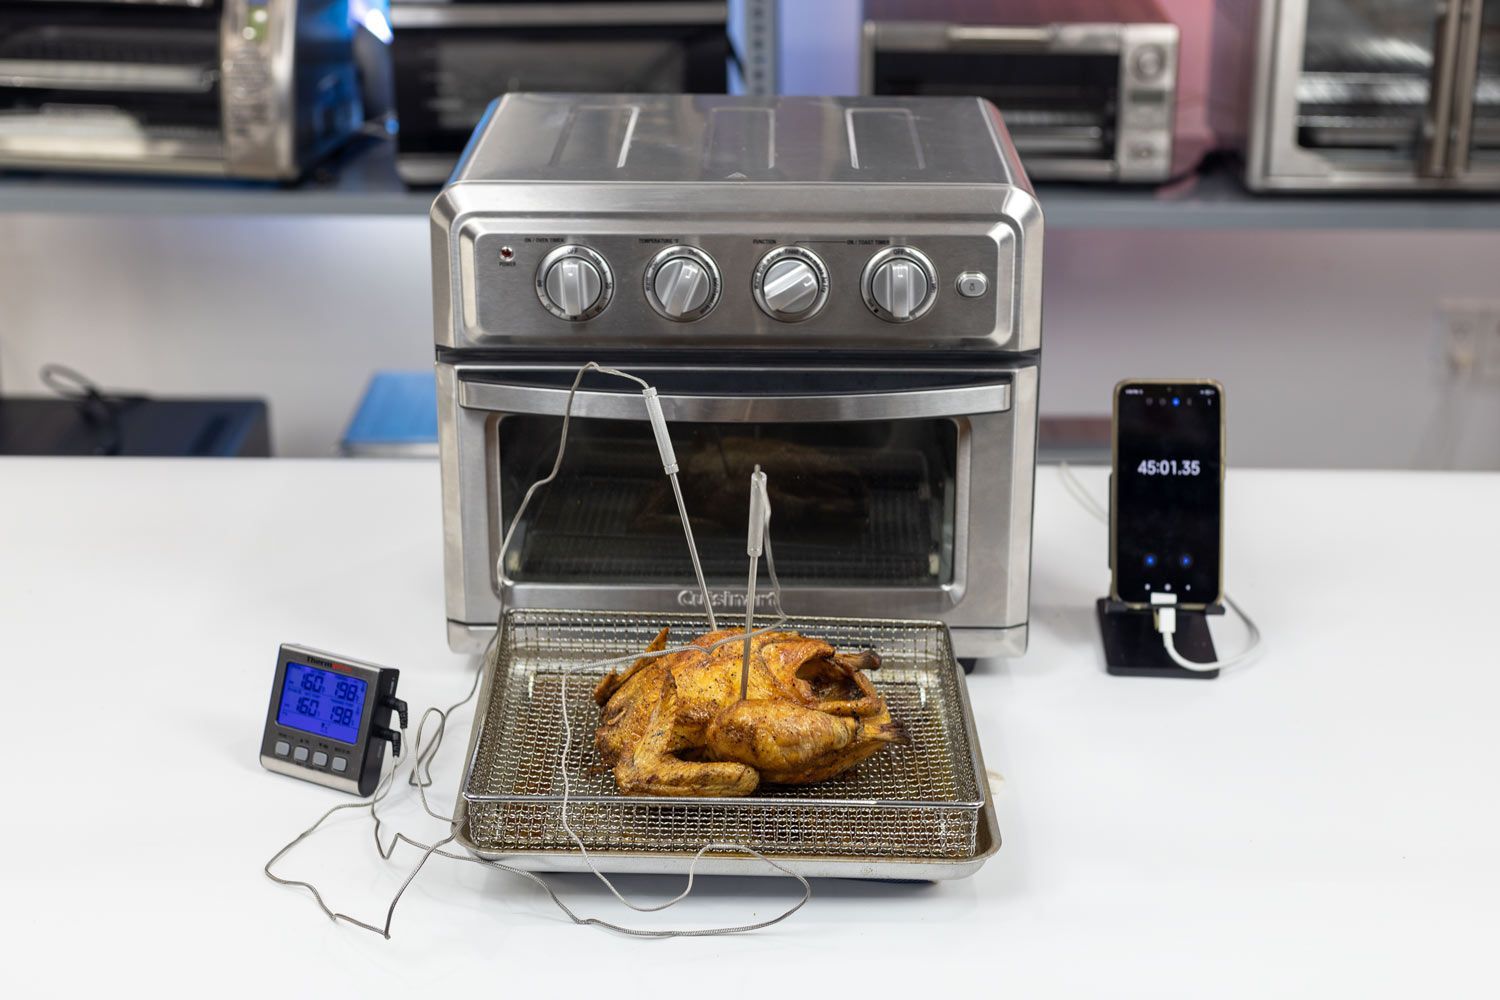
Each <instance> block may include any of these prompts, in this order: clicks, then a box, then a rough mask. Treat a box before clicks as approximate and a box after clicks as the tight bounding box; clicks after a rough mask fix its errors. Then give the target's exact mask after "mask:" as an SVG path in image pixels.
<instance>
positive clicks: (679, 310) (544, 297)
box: [455, 220, 1019, 346]
mask: <svg viewBox="0 0 1500 1000" xmlns="http://www.w3.org/2000/svg"><path fill="white" fill-rule="evenodd" d="M465 228H469V229H471V230H472V229H478V230H479V231H478V232H477V233H475V234H473V235H472V236H468V237H467V238H465V237H464V236H461V237H460V239H459V240H458V244H459V247H458V248H459V253H460V255H461V266H460V268H459V274H458V285H459V287H458V288H456V289H455V291H456V292H458V294H459V295H460V296H461V297H462V306H463V308H462V309H461V310H459V311H457V313H456V316H455V319H456V320H458V321H459V322H460V323H461V324H462V328H463V329H462V330H461V331H460V332H461V334H462V337H461V338H460V342H461V343H467V344H468V345H471V346H478V345H483V344H486V343H504V342H507V341H514V340H546V339H550V338H555V337H559V336H569V337H577V336H579V335H580V334H581V333H583V332H585V331H586V332H587V333H588V334H589V335H590V340H597V341H606V342H607V341H613V340H617V339H618V340H621V341H624V340H630V341H633V342H640V341H642V340H646V341H653V340H655V341H658V342H683V341H691V342H693V343H697V344H705V343H725V344H729V343H733V342H736V341H739V342H743V341H745V340H747V339H748V340H755V341H764V340H766V339H769V338H780V339H784V340H803V341H807V340H814V341H817V342H820V343H848V342H859V341H862V340H865V341H867V340H872V339H873V340H875V341H877V342H878V341H882V340H886V341H888V340H890V339H893V338H906V339H912V338H921V339H922V340H924V341H929V342H934V343H937V342H944V341H948V342H952V341H970V342H973V341H988V342H990V343H992V344H994V343H1000V344H1003V343H1004V341H1006V340H1008V339H1009V338H1010V334H1011V332H1012V331H1013V330H1014V329H1015V328H1016V326H1017V324H1018V322H1019V318H1018V317H1017V316H1016V315H1015V303H1016V301H1017V300H1018V298H1019V296H1018V294H1017V293H1016V289H1015V288H1014V284H1013V282H1014V280H1015V270H1016V266H1015V254H1014V237H1013V235H1012V233H1011V231H1010V230H1009V229H1006V228H1004V227H1000V228H997V229H996V230H995V231H994V232H992V233H990V234H986V235H983V236H975V235H952V234H940V235H935V236H931V237H926V238H921V239H918V238H916V237H907V236H902V237H895V236H865V235H856V236H847V237H843V238H833V239H830V238H822V237H820V238H812V239H795V238H793V239H782V238H774V237H757V236H748V237H747V236H721V237H715V236H694V235H691V234H688V233H669V234H662V235H659V236H642V235H638V234H621V233H593V234H573V233H558V234H535V233H522V232H514V231H512V232H504V231H500V230H498V229H495V230H490V229H489V228H488V226H487V225H486V224H485V223H484V222H482V221H481V222H479V223H476V222H474V221H473V220H470V221H469V222H467V223H465ZM527 302H530V303H531V307H530V308H528V307H526V305H525V303H527Z"/></svg>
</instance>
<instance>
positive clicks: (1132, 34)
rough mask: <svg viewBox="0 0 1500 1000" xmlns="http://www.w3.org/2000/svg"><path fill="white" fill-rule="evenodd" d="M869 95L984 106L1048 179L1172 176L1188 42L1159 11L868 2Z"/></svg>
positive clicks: (1009, 1) (1127, 0) (1110, 2)
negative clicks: (963, 99) (965, 99)
mask: <svg viewBox="0 0 1500 1000" xmlns="http://www.w3.org/2000/svg"><path fill="white" fill-rule="evenodd" d="M865 17H866V22H865V29H864V45H863V49H862V54H861V60H860V70H861V79H862V92H863V93H866V94H918V95H961V94H976V95H978V96H980V97H984V98H986V99H988V100H990V101H992V102H993V103H994V104H995V105H996V106H997V107H999V108H1000V111H1001V113H1002V114H1003V115H1004V117H1005V123H1006V125H1007V127H1008V128H1009V129H1010V134H1011V138H1012V139H1013V140H1014V141H1015V144H1016V149H1017V150H1018V151H1019V152H1020V154H1021V158H1022V160H1023V161H1025V163H1026V171H1027V173H1028V174H1030V175H1031V176H1032V177H1033V178H1037V179H1043V180H1045V179H1060V180H1081V181H1136V182H1149V181H1161V180H1165V179H1167V177H1169V176H1170V175H1171V173H1172V171H1173V157H1174V150H1173V130H1174V116H1175V106H1176V102H1177V63H1178V37H1179V35H1178V30H1177V27H1176V26H1175V25H1173V24H1172V23H1171V21H1170V20H1169V19H1168V18H1167V17H1166V15H1164V14H1163V13H1162V12H1161V11H1160V10H1159V9H1158V8H1157V6H1156V4H1155V3H1154V2H1152V0H1069V2H1065V3H1060V2H1055V0H994V2H988V3H977V2H963V0H921V2H914V0H866V3H865Z"/></svg>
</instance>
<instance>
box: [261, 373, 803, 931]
mask: <svg viewBox="0 0 1500 1000" xmlns="http://www.w3.org/2000/svg"><path fill="white" fill-rule="evenodd" d="M589 371H598V372H601V373H603V374H607V375H615V376H618V377H620V378H624V379H628V380H630V381H632V382H635V383H637V384H639V385H640V386H642V387H643V390H644V391H646V392H650V393H654V390H653V389H652V387H651V386H650V385H649V383H647V382H646V381H645V380H644V379H641V378H639V377H638V376H635V375H631V374H629V373H628V372H623V371H619V370H617V369H613V368H606V367H603V366H601V365H598V364H596V363H595V362H592V361H590V362H588V363H587V364H585V365H584V366H583V367H581V368H580V369H579V370H578V374H577V376H576V377H575V378H574V380H573V385H572V387H571V388H570V389H569V391H568V398H567V402H566V404H565V406H564V410H563V423H562V428H561V433H560V436H559V440H558V446H557V457H556V459H555V460H554V461H553V465H552V470H551V471H550V472H549V473H548V474H547V475H546V476H544V477H543V478H541V479H539V480H537V481H536V482H534V483H532V484H531V487H530V488H529V489H528V490H527V491H526V493H525V495H524V496H523V498H522V500H521V504H520V506H519V507H517V508H516V512H515V514H514V515H512V517H511V521H510V524H509V526H508V527H507V529H506V532H505V535H504V538H503V539H502V541H501V543H500V550H499V552H498V553H497V556H496V572H497V575H500V574H501V573H502V570H503V566H502V562H503V560H504V558H505V554H506V552H507V551H508V549H509V547H510V543H511V541H512V539H513V538H514V536H515V532H516V528H517V527H518V526H519V524H520V521H521V517H522V515H523V514H525V512H526V509H527V507H528V506H529V505H530V503H531V500H532V498H533V497H534V496H535V495H536V493H537V492H538V491H539V490H540V489H541V488H542V487H544V486H546V485H548V484H549V483H551V482H552V481H553V480H555V479H556V478H557V476H558V473H559V472H560V471H561V469H562V463H563V456H564V454H565V452H566V449H567V444H568V430H569V426H570V423H571V419H572V413H573V401H574V398H575V396H576V394H577V391H578V386H579V383H580V382H582V380H583V376H584V374H585V373H587V372H589ZM649 409H651V408H650V407H649V405H648V410H649ZM658 412H659V411H658ZM653 416H654V415H653ZM664 430H665V428H664V427H662V428H660V429H659V433H658V442H659V446H662V447H663V449H664V453H663V456H662V457H663V465H664V468H665V471H666V472H667V475H668V477H669V478H670V479H671V481H672V485H673V493H674V496H675V498H676V501H677V509H678V514H679V516H680V517H681V520H682V526H683V530H684V533H685V534H686V537H687V542H688V551H689V552H690V553H691V555H692V561H693V570H694V573H695V575H696V576H697V579H698V583H699V586H700V588H701V589H702V592H703V598H704V608H705V610H706V612H707V616H708V619H709V627H710V629H711V630H712V631H717V623H716V622H715V620H714V615H713V606H712V603H711V601H710V600H709V593H708V588H707V585H706V583H705V582H704V576H703V569H702V566H701V564H700V562H699V558H698V550H697V545H696V543H695V542H694V540H693V535H692V528H691V526H690V525H689V522H688V515H687V507H686V504H685V503H684V501H683V497H682V491H681V489H680V488H678V484H677V473H676V462H675V460H674V459H673V458H672V456H671V455H670V453H669V452H668V451H666V450H665V449H666V448H667V447H669V445H663V444H662V440H663V438H664ZM756 471H757V473H759V468H758V467H757V470H756ZM760 475H761V480H762V481H763V479H764V474H760ZM757 485H758V486H759V489H760V490H761V500H762V502H763V503H764V504H765V506H764V507H763V508H762V510H763V513H762V518H763V520H762V523H761V524H759V525H752V526H751V530H752V531H757V530H758V532H759V534H760V537H761V540H762V543H763V545H764V554H765V558H766V570H767V575H768V576H769V577H770V580H771V604H772V608H773V609H774V611H775V615H776V617H775V620H774V621H772V622H771V623H770V624H768V625H764V626H762V627H760V628H757V629H753V630H751V631H748V632H736V633H734V634H733V635H730V636H727V637H725V638H723V639H720V640H718V641H716V642H714V643H713V644H711V645H709V646H706V647H705V646H698V645H692V644H689V645H683V646H673V647H669V648H666V649H662V650H658V651H655V652H647V653H631V654H628V655H624V656H617V657H612V658H610V659H606V660H596V661H593V662H588V663H580V664H574V665H571V666H567V667H564V668H563V669H562V671H561V673H560V675H559V681H560V683H559V688H558V691H559V694H558V697H559V702H560V710H561V717H562V723H563V748H562V754H561V760H560V761H559V764H558V773H559V776H560V777H561V779H562V785H563V794H562V801H561V818H562V827H563V830H564V831H565V832H566V833H567V834H568V836H569V838H571V839H572V841H573V843H574V844H575V845H576V846H577V847H578V851H579V854H580V856H581V857H582V858H583V861H584V863H585V864H586V865H588V867H589V870H590V871H591V872H593V874H594V876H595V877H596V878H597V879H598V880H599V881H600V882H602V883H603V884H604V886H605V888H607V889H608V890H609V891H610V893H611V894H612V895H613V896H614V897H615V899H617V900H618V901H619V902H620V903H622V904H624V905H625V906H627V907H629V908H630V909H632V910H636V911H637V912H641V913H654V912H658V911H661V910H665V909H667V908H668V907H671V906H674V905H676V904H677V903H680V902H682V901H683V900H684V899H686V898H687V897H688V895H689V894H690V893H691V892H692V891H693V885H694V882H695V880H696V878H697V867H698V862H699V861H701V860H702V859H703V857H704V856H705V855H707V854H708V853H709V852H711V851H716V852H726V851H727V852H737V853H740V854H748V855H750V856H752V857H754V858H756V859H758V860H760V861H763V862H765V863H766V864H767V865H769V866H770V867H772V868H774V869H776V870H777V871H778V872H781V873H782V874H783V875H786V876H788V877H790V878H794V879H796V880H797V881H798V882H799V883H801V885H802V897H801V898H800V899H798V900H797V901H796V902H795V903H793V904H791V905H790V906H789V907H788V908H787V909H786V910H784V911H782V912H781V913H779V914H778V915H776V916H774V917H771V918H769V919H766V920H762V921H758V922H756V923H749V924H739V925H734V926H726V927H708V928H693V929H662V930H655V929H643V928H634V927H627V926H624V925H622V924H616V923H613V922H611V921H608V920H604V919H602V918H599V917H581V916H579V915H578V914H577V913H575V912H574V911H573V910H572V909H571V908H570V907H569V906H568V905H567V904H566V903H565V902H564V901H563V900H562V898H561V897H560V896H558V894H557V892H556V891H555V890H554V889H553V888H552V886H551V885H550V884H549V883H548V882H547V880H546V879H544V878H542V877H541V876H540V875H538V874H537V873H536V872H532V871H527V870H526V869H523V868H517V867H515V866H513V865H507V864H505V863H503V862H500V861H495V860H493V859H489V858H480V857H475V856H473V855H470V854H461V853H458V852H456V851H450V850H447V849H446V848H447V847H448V845H449V844H451V843H453V841H454V840H455V839H456V838H457V836H458V830H459V827H458V823H457V821H456V820H455V819H454V817H453V816H452V815H444V814H442V813H440V812H438V811H436V810H435V809H433V808H432V805H431V804H430V803H429V802H428V801H427V789H428V788H430V787H431V786H432V784H433V781H432V774H431V768H432V762H433V759H434V758H435V757H436V756H437V752H438V748H439V747H441V746H442V742H443V737H444V736H445V735H446V733H447V728H448V720H449V718H450V717H451V716H452V714H453V713H454V712H456V711H458V710H459V709H461V708H462V707H464V706H465V705H467V704H468V703H469V702H470V701H472V700H473V699H474V696H475V695H476V694H477V693H478V691H479V682H480V679H481V678H482V676H483V673H484V668H483V664H484V663H485V662H487V661H488V659H489V657H490V655H492V654H493V653H494V648H495V644H496V643H497V642H498V641H499V637H500V629H499V628H498V627H497V628H496V631H495V636H494V637H493V638H492V639H491V640H490V644H489V646H488V647H487V648H486V651H485V655H484V657H483V658H482V659H481V660H480V667H479V669H477V670H476V671H475V673H474V680H473V683H472V684H471V685H470V687H469V693H468V694H467V695H465V696H464V697H463V698H462V699H461V700H459V701H457V702H455V703H454V704H452V705H450V706H448V708H447V709H439V708H437V707H436V706H432V707H429V708H428V709H426V710H425V711H424V712H423V713H422V716H421V718H420V719H418V721H417V732H416V738H415V740H414V741H413V750H412V753H411V754H410V760H411V764H410V768H409V770H408V771H407V784H408V785H410V786H412V787H414V788H416V790H417V794H418V797H419V799H420V800H421V804H422V809H423V810H424V811H425V812H426V813H427V814H428V815H429V816H431V817H432V818H434V819H437V820H440V821H442V822H444V823H447V824H449V833H448V835H447V836H446V837H443V838H442V839H440V840H437V841H435V842H433V843H430V844H429V843H424V842H422V841H420V840H417V839H416V838H414V837H410V836H408V835H407V834H405V833H402V832H400V831H397V832H396V833H395V834H393V835H392V837H391V839H390V841H389V843H383V842H382V841H381V830H382V828H383V821H382V820H381V818H380V815H379V811H378V807H379V805H380V803H381V802H382V801H383V800H384V799H385V798H386V796H387V795H388V794H389V793H390V791H391V788H392V787H393V784H394V779H395V777H396V775H397V773H398V772H399V771H400V770H401V769H402V766H403V765H402V764H401V763H399V762H398V763H397V765H396V766H395V767H392V768H391V770H390V771H389V772H387V773H386V775H385V777H383V778H382V779H381V781H380V784H379V785H378V786H377V787H376V789H375V794H374V795H373V796H371V798H370V801H368V802H346V803H342V804H340V805H336V806H334V807H332V808H331V809H329V810H328V811H327V812H325V813H323V815H321V816H319V817H318V819H317V820H316V821H314V822H313V824H312V825H311V826H309V827H308V828H307V829H305V830H303V831H302V832H301V833H300V834H298V835H297V836H296V837H294V838H293V839H292V840H291V841H289V842H288V843H287V844H286V845H285V846H283V847H282V848H281V850H279V851H277V852H276V854H275V855H273V856H272V857H271V859H270V860H269V861H267V862H266V864H265V868H264V871H265V875H266V877H267V878H269V879H270V880H271V881H273V882H276V883H278V884H280V885H285V886H291V887H295V888H302V889H306V890H307V891H308V892H309V893H311V894H312V897H313V899H314V900H315V901H316V902H317V904H318V906H319V907H320V908H321V909H322V910H323V912H324V914H325V915H327V916H328V918H329V919H330V920H333V921H335V922H338V921H341V920H342V921H344V922H346V923H349V924H353V925H354V926H356V927H359V928H362V929H364V930H367V931H371V932H373V933H375V934H379V935H380V936H381V937H383V938H386V939H387V940H389V939H390V937H391V923H392V921H393V920H394V918H395V914H396V907H397V905H398V904H399V903H400V902H401V898H402V896H404V895H405V893H406V890H407V889H408V888H409V887H410V886H411V884H412V882H413V881H415V880H416V877H417V875H418V874H419V873H420V872H421V871H422V868H423V867H424V866H425V865H426V864H427V861H428V860H429V859H430V858H431V857H432V856H433V855H439V856H441V857H444V858H449V859H451V860H454V861H466V862H469V863H472V864H479V865H484V866H485V867H488V868H493V869H495V870H498V871H503V872H508V873H510V874H512V875H518V876H520V877H522V878H525V879H528V880H529V881H531V882H533V883H535V884H536V885H538V886H540V887H541V889H542V891H543V892H545V893H546V894H547V897H548V898H549V899H550V900H551V901H552V903H553V904H554V905H555V906H556V907H557V908H558V909H559V910H561V911H562V912H563V914H564V915H565V916H567V917H568V919H569V920H571V921H572V922H573V923H575V924H578V925H580V926H595V927H601V928H604V929H607V930H612V931H616V932H618V933H620V934H626V935H629V936H632V937H644V938H673V937H710V936H716V935H723V934H743V933H745V932H747V931H754V930H760V929H762V928H765V927H770V926H771V925H773V924H778V923H780V922H781V921H783V920H785V919H787V918H788V917H790V916H791V915H792V914H794V913H796V912H797V911H798V910H800V909H802V907H803V906H805V905H807V903H808V901H809V900H810V899H812V884H811V883H810V882H808V880H807V879H806V878H805V877H803V876H802V875H801V874H799V873H798V872H795V871H793V870H791V869H790V868H787V867H786V866H785V865H782V864H780V863H779V862H777V861H774V860H772V859H771V858H769V857H767V856H766V855H764V854H762V853H761V852H760V851H757V850H756V849H754V848H753V847H748V846H746V845H743V844H732V843H721V842H713V843H707V844H704V845H703V846H702V847H700V848H699V849H698V851H697V852H696V853H695V854H694V855H693V858H692V861H691V862H690V863H689V864H688V871H687V883H686V885H685V886H684V887H683V890H682V891H681V892H680V893H678V894H677V895H676V896H673V897H672V898H671V899H668V900H666V901H664V902H661V903H652V904H647V903H636V902H633V901H631V900H630V899H628V898H626V896H625V895H624V894H623V893H621V892H620V890H619V889H618V888H616V887H615V884H614V883H613V882H612V881H610V879H609V877H608V876H607V875H605V874H604V873H603V872H602V871H600V870H599V868H598V866H597V865H595V863H594V860H593V858H592V857H591V856H590V854H589V852H588V848H587V847H586V846H585V845H584V843H583V840H582V838H580V837H579V836H578V834H577V833H576V832H574V830H573V828H572V826H571V825H570V824H569V822H568V804H569V800H570V797H571V781H570V778H569V775H568V771H567V759H568V755H569V753H570V752H571V750H572V745H573V725H572V720H571V718H570V717H569V713H568V700H567V684H568V677H569V675H570V674H572V673H573V672H575V671H580V670H600V669H604V668H606V667H613V666H623V665H627V664H631V663H635V662H637V661H639V660H642V659H655V658H657V657H662V656H671V655H675V654H679V653H690V654H696V655H702V656H709V655H711V654H712V653H713V652H714V651H715V650H717V649H718V648H719V647H720V646H725V645H728V644H730V643H738V642H744V643H746V644H747V645H748V643H749V641H750V639H752V638H753V637H755V636H758V635H765V634H766V633H768V632H772V631H775V630H777V629H779V628H781V627H782V626H784V625H785V624H786V622H787V615H786V612H785V611H784V610H783V609H782V606H781V581H780V580H779V579H778V577H777V575H776V561H775V557H774V555H773V553H772V550H771V538H770V531H769V522H770V507H769V503H770V501H769V497H768V496H767V494H766V493H765V491H764V485H763V482H762V483H759V484H757ZM754 488H756V487H754V486H753V487H752V489H754ZM752 506H755V505H753V504H752ZM751 555H752V557H753V556H754V555H755V553H754V552H752V553H751ZM754 565H755V564H754V563H753V562H752V564H751V571H750V572H751V576H750V579H751V580H752V581H753V580H754ZM501 578H503V575H502V576H501ZM752 586H753V584H752ZM749 603H750V606H751V607H752V608H753V601H752V602H749ZM746 624H747V626H748V625H750V624H752V622H751V619H750V617H749V615H747V618H746ZM434 717H435V718H436V719H437V724H436V729H435V732H434V733H433V736H432V739H431V740H430V741H424V739H423V737H424V734H425V729H426V726H427V722H428V720H429V718H434ZM402 730H403V732H404V731H405V727H402ZM346 809H368V810H369V812H370V818H371V820H372V821H373V835H374V839H375V850H376V851H377V852H378V853H379V855H380V857H381V858H382V859H383V860H386V861H389V860H390V859H391V858H392V857H393V856H394V854H395V851H396V848H397V847H398V846H399V845H400V844H402V843H405V844H407V845H409V846H411V847H415V848H417V849H418V850H420V851H422V852H423V853H422V856H421V857H420V858H419V859H418V860H417V863H416V864H415V865H414V866H413V867H412V869H411V871H410V872H409V873H408V874H407V876H406V878H405V879H404V880H403V881H402V883H401V885H400V887H398V888H397V890H396V893H395V895H394V896H392V898H391V901H390V904H389V906H388V907H387V908H386V913H385V921H384V923H383V924H381V925H376V924H373V923H370V922H368V921H365V920H361V919H359V918H358V917H355V916H352V915H350V914H347V913H343V912H341V911H338V910H334V909H333V908H332V907H330V906H329V905H328V903H327V901H326V900H324V898H323V895H322V893H320V892H319V891H318V889H317V887H316V886H315V885H313V884H312V883H310V882H306V881H303V880H300V879H290V878H285V877H283V876H280V875H277V874H276V873H275V872H273V871H272V870H271V869H272V867H273V866H274V865H275V864H276V863H277V862H278V861H280V860H281V859H282V858H284V857H285V856H286V855H287V854H288V853H290V852H291V851H292V849H293V848H295V847H296V846H297V845H298V844H300V843H302V842H303V841H304V840H306V839H307V838H308V837H310V836H312V834H313V833H315V832H316V831H317V830H318V828H319V827H321V826H322V825H323V823H324V822H325V821H326V820H328V819H329V818H330V817H331V816H333V815H334V814H336V813H338V812H341V811H343V810H346Z"/></svg>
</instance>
